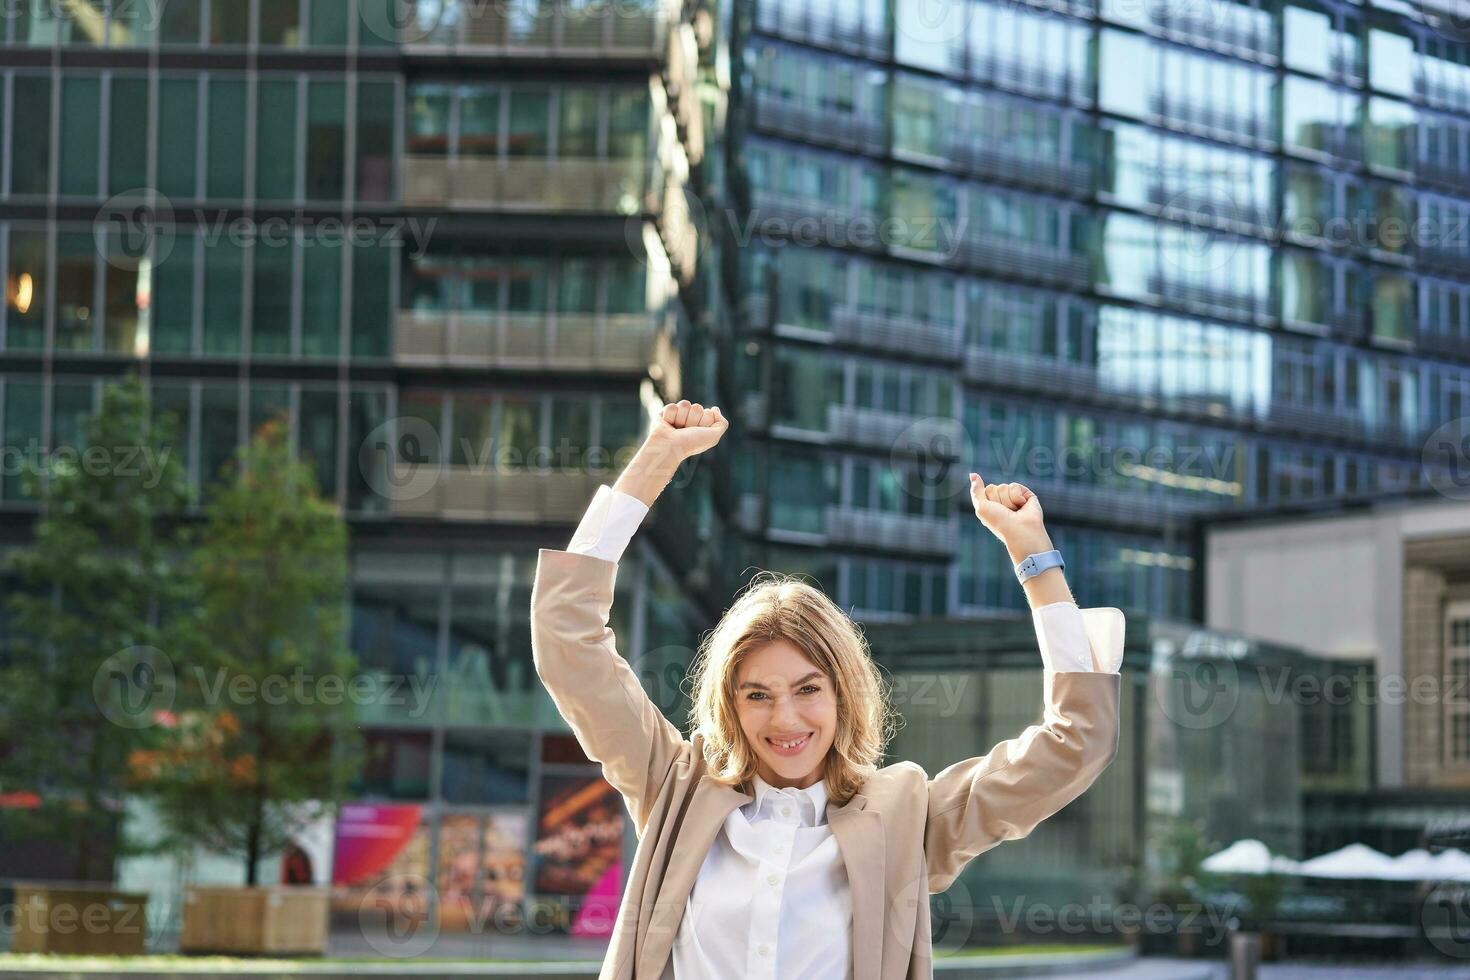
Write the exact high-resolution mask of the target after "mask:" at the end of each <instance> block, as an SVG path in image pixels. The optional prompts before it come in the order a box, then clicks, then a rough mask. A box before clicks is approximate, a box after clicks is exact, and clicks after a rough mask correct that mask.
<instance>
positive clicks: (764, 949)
mask: <svg viewBox="0 0 1470 980" xmlns="http://www.w3.org/2000/svg"><path fill="white" fill-rule="evenodd" d="M756 952H757V953H759V954H761V955H762V956H768V955H770V952H771V947H769V946H767V945H766V944H765V943H761V944H760V946H758V947H757V948H756Z"/></svg>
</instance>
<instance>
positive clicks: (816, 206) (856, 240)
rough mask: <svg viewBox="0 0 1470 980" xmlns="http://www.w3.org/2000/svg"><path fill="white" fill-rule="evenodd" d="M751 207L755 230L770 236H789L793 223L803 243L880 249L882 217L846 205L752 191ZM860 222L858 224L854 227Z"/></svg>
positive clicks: (774, 192) (756, 190)
mask: <svg viewBox="0 0 1470 980" xmlns="http://www.w3.org/2000/svg"><path fill="white" fill-rule="evenodd" d="M751 204H752V206H753V210H754V214H753V215H752V217H754V218H755V219H756V222H757V223H758V226H759V227H760V228H761V229H762V230H763V231H767V232H770V233H778V232H779V233H784V234H791V233H792V232H793V231H797V230H798V229H794V228H793V227H792V226H793V225H794V224H795V222H798V221H801V222H802V226H801V228H800V229H799V232H800V235H801V237H802V238H803V239H804V240H810V239H811V238H813V237H819V238H820V239H821V240H822V241H824V242H826V243H828V244H831V245H837V246H852V245H855V244H857V245H864V244H872V245H875V246H876V245H879V244H881V242H880V240H879V239H880V232H881V230H882V229H881V226H882V222H883V216H882V215H879V214H877V213H876V212H873V211H862V210H859V209H858V208H856V207H854V206H851V205H849V204H848V203H847V202H845V201H840V200H834V201H820V200H814V199H812V198H807V197H795V196H793V195H789V194H782V193H780V192H778V191H773V190H769V189H766V188H754V189H753V190H752V192H751ZM856 222H861V224H856Z"/></svg>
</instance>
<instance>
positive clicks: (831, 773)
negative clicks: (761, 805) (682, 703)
mask: <svg viewBox="0 0 1470 980" xmlns="http://www.w3.org/2000/svg"><path fill="white" fill-rule="evenodd" d="M776 640H786V641H787V642H789V643H791V644H792V645H793V646H795V647H796V648H797V649H798V650H800V651H801V652H802V653H803V654H805V656H806V658H807V659H808V660H810V661H811V662H812V664H813V665H814V666H815V667H816V668H817V669H818V670H820V671H822V672H823V673H825V674H826V675H827V676H828V677H830V678H831V679H832V685H833V693H834V695H835V696H836V699H837V733H836V736H835V738H834V739H833V742H832V748H831V749H830V750H829V751H828V753H827V758H826V760H824V767H825V772H824V778H825V779H826V781H827V795H828V796H829V797H830V798H831V799H832V800H834V801H835V802H837V803H839V804H841V803H846V802H847V801H848V800H849V799H851V798H852V796H853V794H855V793H856V792H857V791H858V790H859V789H861V788H862V785H863V783H865V782H866V781H867V780H868V778H869V777H870V776H872V775H873V773H875V772H877V771H878V763H879V761H880V760H881V759H882V758H883V752H884V749H885V748H886V746H887V744H888V739H889V738H890V737H891V736H892V735H893V732H894V730H895V716H894V713H893V708H892V704H891V702H890V700H889V696H888V690H887V687H886V685H885V684H884V683H883V678H882V676H881V675H880V673H879V671H878V666H877V664H875V663H874V662H873V656H872V652H871V651H870V650H869V649H868V644H867V640H866V639H865V638H864V637H863V634H862V632H861V630H860V629H859V628H858V626H857V624H856V623H854V622H853V621H852V620H851V619H849V618H848V617H847V615H846V614H845V613H843V611H842V610H841V609H840V608H838V606H837V604H836V603H834V602H833V601H832V600H831V599H830V598H829V597H828V596H827V595H826V593H824V592H822V590H821V589H819V588H817V587H815V586H813V585H810V584H808V583H807V582H805V581H803V580H802V579H800V578H798V577H797V576H795V575H790V574H784V573H780V572H770V571H766V572H760V573H759V574H757V575H756V576H755V577H754V578H753V579H752V580H751V582H750V584H749V585H748V586H746V588H745V589H744V590H743V591H742V592H741V593H740V594H739V595H737V597H736V599H735V602H734V603H733V604H732V605H731V606H730V608H729V609H728V610H726V612H725V615H724V616H722V617H721V618H720V621H719V623H718V624H716V626H715V628H714V629H713V630H711V631H710V633H709V634H707V635H706V637H705V639H704V640H703V641H702V642H701V643H700V647H699V652H698V654H697V656H696V657H695V660H694V664H693V666H692V667H691V669H690V677H691V679H692V680H693V684H694V691H693V694H692V699H693V706H692V708H691V709H690V718H689V724H690V734H691V736H692V735H696V734H698V735H703V736H704V757H705V762H706V763H707V764H708V765H709V768H710V774H711V776H713V777H714V779H715V780H717V781H718V782H721V783H724V784H725V785H728V786H740V785H749V784H750V782H751V781H752V780H753V778H754V777H755V771H756V755H755V751H754V750H753V749H752V748H751V746H750V744H749V743H748V742H747V740H746V738H745V732H744V731H743V730H742V729H741V727H740V719H739V716H738V714H737V713H736V707H735V678H736V672H737V671H738V670H739V667H740V664H741V663H742V662H743V661H744V660H745V658H746V656H748V655H749V654H750V653H752V652H753V651H755V650H758V649H760V648H761V647H763V646H765V645H766V644H768V643H771V642H774V641H776Z"/></svg>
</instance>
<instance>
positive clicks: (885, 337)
mask: <svg viewBox="0 0 1470 980" xmlns="http://www.w3.org/2000/svg"><path fill="white" fill-rule="evenodd" d="M832 335H833V336H834V337H836V338H837V339H838V340H841V341H843V342H845V343H849V344H854V345H861V346H863V347H875V348H877V349H879V350H885V351H894V352H898V353H908V354H919V355H922V356H924V357H933V358H939V359H943V360H946V361H956V360H959V356H960V335H959V331H958V330H957V329H956V328H955V327H954V326H952V325H951V326H949V327H947V328H946V327H937V326H935V325H933V324H931V323H929V322H927V321H925V320H918V319H915V318H913V317H905V316H896V315H890V314H884V313H863V312H859V311H858V310H853V309H836V310H833V311H832Z"/></svg>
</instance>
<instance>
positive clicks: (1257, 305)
mask: <svg viewBox="0 0 1470 980" xmlns="http://www.w3.org/2000/svg"><path fill="white" fill-rule="evenodd" d="M1148 290H1149V292H1151V293H1153V294H1154V295H1155V296H1157V297H1159V298H1160V299H1162V300H1164V301H1165V302H1169V303H1178V304H1182V305H1184V306H1208V307H1214V308H1217V309H1228V310H1234V311H1236V312H1238V313H1244V314H1248V315H1251V316H1261V315H1264V314H1265V312H1266V300H1265V298H1264V297H1262V296H1259V295H1257V294H1255V293H1251V292H1248V291H1247V290H1245V289H1243V288H1242V289H1229V288H1221V287H1218V286H1206V285H1202V284H1200V283H1196V282H1189V281H1187V280H1183V279H1179V278H1176V277H1174V276H1168V275H1164V274H1161V273H1158V272H1155V273H1153V274H1152V275H1150V276H1149V278H1148Z"/></svg>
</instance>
